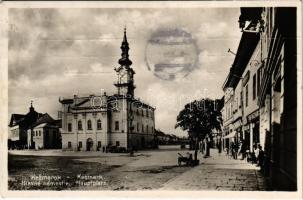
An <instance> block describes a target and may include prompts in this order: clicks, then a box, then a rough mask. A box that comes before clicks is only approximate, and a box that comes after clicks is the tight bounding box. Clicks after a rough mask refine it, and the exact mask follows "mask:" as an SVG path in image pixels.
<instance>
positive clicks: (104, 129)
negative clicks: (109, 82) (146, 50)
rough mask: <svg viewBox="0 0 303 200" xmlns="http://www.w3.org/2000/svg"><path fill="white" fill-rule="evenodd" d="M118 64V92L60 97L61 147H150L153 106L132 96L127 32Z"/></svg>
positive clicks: (89, 148) (71, 148) (153, 127)
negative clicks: (109, 94)
mask: <svg viewBox="0 0 303 200" xmlns="http://www.w3.org/2000/svg"><path fill="white" fill-rule="evenodd" d="M121 50H122V58H121V59H119V64H120V66H119V67H118V68H115V71H116V72H117V76H118V81H117V82H116V83H115V86H116V87H117V94H115V95H111V96H108V95H107V94H106V93H104V94H102V95H101V96H95V95H90V96H85V97H80V96H76V95H75V96H74V97H73V98H63V99H60V103H61V104H62V110H61V111H60V115H61V116H60V118H61V119H62V130H61V134H62V148H63V149H69V150H78V151H91V150H92V151H96V150H104V149H105V148H107V147H109V146H115V147H122V148H125V149H131V148H135V149H142V148H151V147H152V146H153V145H154V139H155V131H154V129H155V118H154V111H155V108H153V107H152V106H149V105H148V104H145V103H143V102H141V101H140V100H138V99H136V98H135V97H134V89H135V85H134V74H135V72H134V70H133V69H132V68H131V67H130V66H131V64H132V62H131V61H130V60H129V58H128V57H129V55H128V50H129V47H128V42H127V38H126V32H124V39H123V42H122V45H121Z"/></svg>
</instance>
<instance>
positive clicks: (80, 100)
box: [59, 94, 155, 110]
mask: <svg viewBox="0 0 303 200" xmlns="http://www.w3.org/2000/svg"><path fill="white" fill-rule="evenodd" d="M92 97H95V100H96V101H92V100H91V98H92ZM101 98H102V96H95V95H90V96H83V97H79V96H77V97H74V99H63V100H61V99H60V100H59V101H60V103H62V104H66V103H67V102H69V103H68V104H70V107H71V109H73V110H81V109H91V108H96V107H99V106H98V105H94V103H96V102H97V104H99V103H101ZM118 99H129V100H130V101H132V103H133V105H140V106H141V107H143V108H149V109H152V110H155V108H154V107H152V106H150V105H149V104H147V103H144V102H143V101H141V100H140V99H135V98H133V97H126V96H124V95H118V94H114V95H110V96H107V104H109V103H110V102H112V101H116V100H118ZM99 101H100V102H99Z"/></svg>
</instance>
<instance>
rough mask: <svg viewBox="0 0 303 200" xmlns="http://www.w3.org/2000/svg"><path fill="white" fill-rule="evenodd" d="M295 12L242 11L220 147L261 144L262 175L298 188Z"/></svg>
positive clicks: (276, 185)
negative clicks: (239, 37) (234, 144)
mask: <svg viewBox="0 0 303 200" xmlns="http://www.w3.org/2000/svg"><path fill="white" fill-rule="evenodd" d="M296 13H297V12H296V8H282V7H275V8H241V15H240V17H239V25H240V28H241V29H242V37H241V40H240V43H239V46H238V50H237V52H236V54H235V59H234V62H233V64H232V66H231V68H230V72H229V74H228V77H227V78H226V81H225V83H224V85H223V90H224V108H223V109H222V115H223V121H224V122H223V135H224V137H223V138H224V140H223V141H224V146H225V148H228V146H229V143H230V141H231V140H233V141H234V142H239V141H242V142H243V143H244V144H245V145H246V147H247V150H248V151H249V152H253V151H254V146H256V145H261V146H262V147H263V150H264V152H265V160H264V166H263V167H264V173H265V175H266V176H268V177H270V183H271V186H272V187H273V188H274V189H278V190H297V28H296V26H297V21H296Z"/></svg>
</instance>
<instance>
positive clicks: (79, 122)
mask: <svg viewBox="0 0 303 200" xmlns="http://www.w3.org/2000/svg"><path fill="white" fill-rule="evenodd" d="M78 130H82V121H81V120H79V121H78Z"/></svg>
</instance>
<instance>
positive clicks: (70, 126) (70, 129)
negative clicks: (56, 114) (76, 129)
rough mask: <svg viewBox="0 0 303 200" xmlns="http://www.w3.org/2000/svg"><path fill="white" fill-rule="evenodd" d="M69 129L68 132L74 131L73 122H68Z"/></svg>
mask: <svg viewBox="0 0 303 200" xmlns="http://www.w3.org/2000/svg"><path fill="white" fill-rule="evenodd" d="M67 130H68V132H72V124H71V123H68V125H67Z"/></svg>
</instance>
